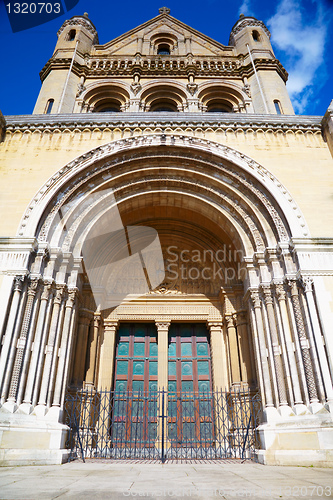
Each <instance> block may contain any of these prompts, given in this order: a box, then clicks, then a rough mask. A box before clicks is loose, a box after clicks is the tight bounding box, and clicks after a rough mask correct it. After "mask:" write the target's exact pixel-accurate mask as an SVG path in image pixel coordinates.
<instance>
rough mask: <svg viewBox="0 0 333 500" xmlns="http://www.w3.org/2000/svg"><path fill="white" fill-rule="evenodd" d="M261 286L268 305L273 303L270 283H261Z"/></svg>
mask: <svg viewBox="0 0 333 500" xmlns="http://www.w3.org/2000/svg"><path fill="white" fill-rule="evenodd" d="M260 288H261V291H262V293H263V296H264V300H265V304H266V305H271V304H273V297H272V291H271V287H270V285H261V286H260Z"/></svg>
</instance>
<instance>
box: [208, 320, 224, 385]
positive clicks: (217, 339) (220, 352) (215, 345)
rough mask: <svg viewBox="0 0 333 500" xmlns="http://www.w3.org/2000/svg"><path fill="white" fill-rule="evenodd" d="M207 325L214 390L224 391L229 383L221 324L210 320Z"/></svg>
mask: <svg viewBox="0 0 333 500" xmlns="http://www.w3.org/2000/svg"><path fill="white" fill-rule="evenodd" d="M207 325H208V328H209V331H210V350H211V356H212V372H213V387H214V391H221V390H223V391H224V390H226V388H227V387H228V385H229V384H228V372H227V356H226V349H225V342H224V332H223V326H222V323H220V322H216V323H215V322H211V321H208V323H207Z"/></svg>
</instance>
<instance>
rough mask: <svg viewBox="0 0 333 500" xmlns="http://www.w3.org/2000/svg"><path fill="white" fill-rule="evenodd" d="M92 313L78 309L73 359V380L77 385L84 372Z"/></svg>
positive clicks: (81, 379)
mask: <svg viewBox="0 0 333 500" xmlns="http://www.w3.org/2000/svg"><path fill="white" fill-rule="evenodd" d="M92 316H93V314H92V312H91V311H87V310H86V309H81V310H80V311H79V326H78V333H77V340H76V352H75V359H74V370H73V381H74V384H75V385H78V384H79V383H80V382H82V381H83V379H84V376H85V373H84V368H85V362H86V355H87V346H88V334H89V325H90V323H91V318H92Z"/></svg>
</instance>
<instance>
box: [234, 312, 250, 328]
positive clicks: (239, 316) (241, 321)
mask: <svg viewBox="0 0 333 500" xmlns="http://www.w3.org/2000/svg"><path fill="white" fill-rule="evenodd" d="M233 316H234V321H235V323H236V326H241V325H246V324H247V314H246V311H237V312H236V313H235V314H234V315H233Z"/></svg>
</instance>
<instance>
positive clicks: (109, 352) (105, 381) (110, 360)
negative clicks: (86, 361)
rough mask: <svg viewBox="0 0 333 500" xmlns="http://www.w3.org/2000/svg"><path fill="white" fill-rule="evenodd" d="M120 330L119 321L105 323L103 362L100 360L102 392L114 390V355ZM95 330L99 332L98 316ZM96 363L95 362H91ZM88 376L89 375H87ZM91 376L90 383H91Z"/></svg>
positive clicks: (95, 321) (102, 347) (102, 350)
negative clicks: (118, 329) (118, 330)
mask: <svg viewBox="0 0 333 500" xmlns="http://www.w3.org/2000/svg"><path fill="white" fill-rule="evenodd" d="M117 328H118V321H117V320H114V321H105V324H104V339H103V344H102V346H101V355H100V356H101V360H100V368H99V369H100V374H99V377H98V379H99V389H100V390H102V391H109V390H111V389H112V380H113V370H114V355H115V346H116V333H117ZM94 329H96V330H95V332H97V329H98V325H97V316H96V317H95V318H94ZM96 340H97V339H96ZM91 361H92V362H94V360H93V359H92V360H91ZM87 375H88V373H87ZM91 380H92V378H91V376H90V379H89V381H90V383H91ZM87 383H89V382H87Z"/></svg>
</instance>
